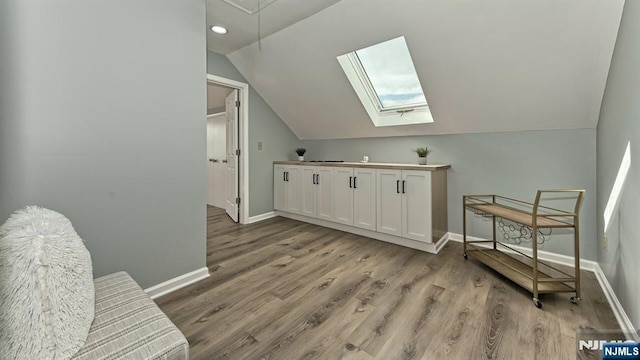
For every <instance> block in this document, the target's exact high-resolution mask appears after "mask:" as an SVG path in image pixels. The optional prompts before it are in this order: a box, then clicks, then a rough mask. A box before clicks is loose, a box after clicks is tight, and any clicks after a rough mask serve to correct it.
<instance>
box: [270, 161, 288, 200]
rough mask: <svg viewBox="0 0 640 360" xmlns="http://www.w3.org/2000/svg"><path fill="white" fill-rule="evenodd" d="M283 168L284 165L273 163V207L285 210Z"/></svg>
mask: <svg viewBox="0 0 640 360" xmlns="http://www.w3.org/2000/svg"><path fill="white" fill-rule="evenodd" d="M285 184H286V178H285V169H284V165H273V208H274V209H275V210H282V211H286V208H285V201H284V198H285Z"/></svg>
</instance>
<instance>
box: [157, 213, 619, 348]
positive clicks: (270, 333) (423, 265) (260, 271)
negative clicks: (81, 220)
mask: <svg viewBox="0 0 640 360" xmlns="http://www.w3.org/2000/svg"><path fill="white" fill-rule="evenodd" d="M207 227H208V248H207V265H208V267H209V270H210V272H211V277H210V278H209V279H207V280H203V281H201V282H198V283H196V284H193V285H191V286H189V287H186V288H183V289H181V290H179V291H176V292H174V293H172V294H169V295H166V296H164V297H161V298H159V299H157V300H156V302H157V303H158V305H159V306H160V308H161V309H162V310H163V311H164V312H165V313H166V314H167V315H168V316H169V318H170V319H171V320H172V321H173V322H174V323H175V324H176V325H177V326H178V328H180V330H181V331H182V332H183V333H184V334H185V336H186V337H187V339H188V340H189V343H190V345H191V349H190V350H191V358H192V359H196V360H198V359H206V360H209V359H284V360H289V359H305V360H310V359H329V360H332V359H365V360H369V359H384V360H390V359H402V360H411V359H416V360H418V359H423V360H430V359H518V360H524V359H575V358H576V356H577V355H579V357H580V358H599V357H597V354H591V356H587V357H585V354H583V353H582V352H581V353H580V354H577V352H576V331H577V329H578V328H579V327H583V328H589V329H598V330H604V329H618V326H617V323H616V320H615V317H614V315H613V312H612V311H611V308H610V307H609V305H608V303H607V301H606V298H605V296H604V294H603V293H602V291H601V289H600V287H599V285H598V282H597V280H596V278H595V275H594V274H593V273H591V272H586V271H583V273H582V287H583V296H582V297H583V301H582V303H581V304H580V305H573V304H571V303H570V302H569V297H570V296H571V294H552V295H542V296H541V300H542V302H543V303H544V308H543V309H542V310H539V309H537V308H535V307H534V306H533V303H532V301H531V294H530V293H528V292H526V291H525V290H523V289H521V288H520V287H518V286H517V285H515V284H513V283H511V282H510V281H509V280H507V279H505V278H504V277H502V276H500V275H498V274H497V273H495V272H493V271H492V270H490V269H488V268H487V267H485V266H483V265H482V264H479V263H478V262H476V261H474V260H471V259H469V260H464V259H463V257H462V245H461V244H458V243H452V242H450V243H449V244H447V245H446V246H445V247H444V248H443V249H442V251H441V252H440V254H438V255H433V254H428V253H424V252H420V251H417V250H412V249H408V248H404V247H400V246H396V245H393V244H388V243H384V242H382V241H378V240H373V239H369V238H365V237H361V236H357V235H352V234H348V233H344V232H340V231H337V230H332V229H327V228H323V227H319V226H315V225H311V224H306V223H302V222H298V221H294V220H290V219H284V218H279V217H278V218H273V219H269V220H265V221H262V222H259V223H255V224H251V225H237V224H234V223H233V222H232V221H231V220H230V219H229V218H228V217H227V216H226V214H225V213H224V210H221V209H217V208H213V207H209V208H208V219H207ZM587 355H589V354H587Z"/></svg>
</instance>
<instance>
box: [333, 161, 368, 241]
mask: <svg viewBox="0 0 640 360" xmlns="http://www.w3.org/2000/svg"><path fill="white" fill-rule="evenodd" d="M333 174H334V175H333V189H334V193H333V203H334V217H333V219H332V220H333V221H335V222H337V223H341V224H345V225H351V226H356V227H359V228H362V229H368V230H375V229H376V193H375V191H376V176H375V170H374V169H363V168H349V167H336V168H334V170H333Z"/></svg>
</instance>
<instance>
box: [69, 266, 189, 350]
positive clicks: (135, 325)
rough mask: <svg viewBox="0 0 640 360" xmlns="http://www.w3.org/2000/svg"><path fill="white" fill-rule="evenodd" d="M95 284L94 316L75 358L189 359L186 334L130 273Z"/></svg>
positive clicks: (110, 277)
mask: <svg viewBox="0 0 640 360" xmlns="http://www.w3.org/2000/svg"><path fill="white" fill-rule="evenodd" d="M94 283H95V288H96V308H95V318H94V320H93V323H92V324H91V328H90V329H89V336H88V337H87V341H86V343H85V344H84V346H83V347H82V348H81V349H80V350H79V351H78V352H77V353H76V354H75V355H74V356H73V357H72V359H78V360H98V359H105V360H106V359H163V360H187V359H189V343H188V342H187V340H186V339H185V337H184V335H182V333H181V332H180V330H178V328H177V327H176V326H175V325H174V324H173V323H172V322H171V320H169V318H167V316H166V315H165V314H164V313H163V312H162V311H161V310H160V308H158V306H157V305H156V304H155V303H154V302H153V300H151V298H149V296H148V295H147V294H146V293H145V292H144V291H143V290H142V289H141V288H140V286H138V284H137V283H136V282H135V281H134V280H133V279H132V278H131V277H130V276H129V274H127V273H126V272H118V273H114V274H110V275H107V276H103V277H100V278H98V279H96V280H95V281H94Z"/></svg>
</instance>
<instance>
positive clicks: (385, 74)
mask: <svg viewBox="0 0 640 360" xmlns="http://www.w3.org/2000/svg"><path fill="white" fill-rule="evenodd" d="M356 55H357V56H358V60H359V61H360V64H361V65H362V68H363V70H364V72H365V73H366V75H367V77H368V78H369V82H370V83H371V86H372V87H373V90H374V91H375V93H376V95H377V97H378V101H380V105H381V107H382V108H383V109H388V108H397V107H407V106H424V105H427V99H426V98H425V97H424V92H422V86H421V85H420V80H419V79H418V74H416V69H415V68H414V67H413V61H411V55H410V54H409V48H408V47H407V43H406V42H405V41H404V37H399V38H395V39H393V40H389V41H385V42H383V43H380V44H377V45H373V46H370V47H368V48H364V49H361V50H357V51H356Z"/></svg>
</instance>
